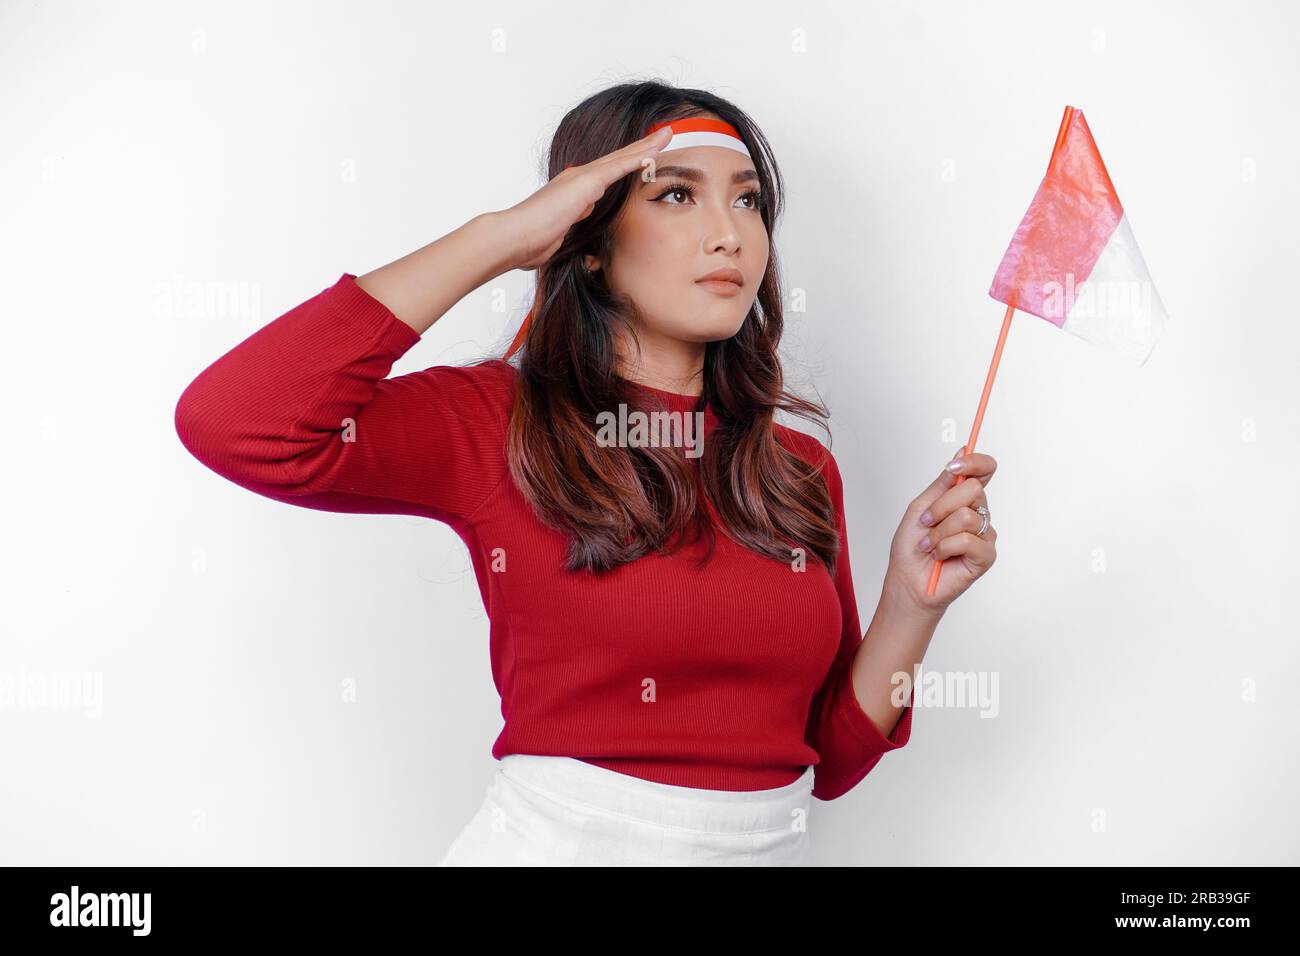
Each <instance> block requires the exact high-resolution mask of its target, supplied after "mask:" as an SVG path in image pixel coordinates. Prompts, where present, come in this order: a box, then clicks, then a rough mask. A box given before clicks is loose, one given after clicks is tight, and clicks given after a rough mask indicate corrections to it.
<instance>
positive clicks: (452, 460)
mask: <svg viewBox="0 0 1300 956" xmlns="http://www.w3.org/2000/svg"><path fill="white" fill-rule="evenodd" d="M419 340H420V335H419V333H417V332H416V331H415V330H414V329H412V328H411V327H410V326H409V325H407V324H406V323H404V322H402V321H401V320H400V319H398V318H397V316H395V315H394V314H393V313H392V312H391V311H390V310H389V309H388V308H387V307H386V306H385V305H384V304H383V303H381V302H380V301H379V300H378V299H375V298H374V297H373V296H371V295H370V294H369V293H368V292H366V291H365V290H364V289H362V288H361V287H360V286H359V285H357V284H356V276H355V275H353V274H351V273H347V272H345V273H343V275H342V276H341V277H340V278H339V279H338V281H337V282H336V283H335V284H334V285H333V286H331V287H329V288H327V289H325V290H323V291H322V292H320V293H318V294H317V295H315V296H313V297H312V298H310V299H308V300H307V301H306V302H303V303H301V304H300V305H297V306H295V307H294V308H292V309H290V310H289V311H288V312H286V313H285V314H284V315H281V316H280V317H279V318H276V319H274V320H273V321H271V322H270V323H268V324H267V325H265V326H264V327H262V328H261V329H259V330H258V331H256V332H254V333H253V334H252V335H251V336H249V337H248V338H247V339H245V340H244V341H243V342H240V343H239V344H238V345H236V346H235V347H234V348H232V349H231V350H230V351H228V352H227V353H226V354H224V355H223V356H221V357H220V358H218V359H217V360H216V361H215V362H213V363H212V364H211V365H209V366H208V367H207V368H206V369H204V370H203V371H202V372H201V373H199V375H198V377H197V378H195V379H194V381H193V382H191V383H190V385H189V386H188V387H187V388H186V389H185V391H184V392H183V393H182V394H181V396H180V399H179V401H178V402H177V405H176V412H175V427H176V432H177V435H178V436H179V438H180V440H181V443H182V444H183V445H184V446H185V448H186V449H187V450H188V451H189V452H190V453H191V454H192V455H193V456H194V457H195V458H197V459H198V460H199V461H200V462H202V463H203V464H204V465H206V466H207V467H208V468H210V469H211V470H212V471H214V472H216V473H217V474H219V475H221V476H222V477H224V478H226V479H228V480H230V481H232V482H234V483H235V484H237V485H240V486H241V487H243V488H246V489H248V490H250V491H253V492H256V493H257V494H259V495H263V496H265V497H267V498H273V499H275V500H277V501H283V502H287V503H289V504H294V505H298V506H300V507H304V508H313V509H317V510H321V511H342V512H358V513H371V514H410V515H422V516H426V517H432V518H436V519H439V520H442V521H447V522H455V521H458V520H463V519H465V518H467V517H468V516H470V515H472V513H473V512H474V511H475V510H476V509H477V507H478V506H479V505H480V504H481V503H482V502H483V501H484V500H486V499H487V497H488V496H489V495H490V494H491V492H492V491H493V490H494V489H495V487H496V485H497V484H498V482H499V481H500V480H501V479H502V478H503V477H504V475H505V473H506V468H507V466H506V458H505V449H504V436H505V428H506V422H507V421H508V416H509V406H508V403H509V395H510V386H511V377H512V376H513V374H514V370H513V368H511V367H510V366H508V365H506V364H505V363H503V362H499V361H492V362H486V363H482V364H480V365H473V366H464V367H461V366H434V367H432V368H427V369H424V370H423V371H418V372H412V373H410V374H407V375H400V376H397V377H395V378H391V379H390V378H386V377H385V376H387V375H388V373H389V372H390V371H391V370H392V366H393V363H394V362H396V361H397V359H399V358H401V356H402V355H404V354H405V353H406V352H407V351H408V350H409V349H410V348H411V347H412V346H413V345H415V343H416V342H418V341H419Z"/></svg>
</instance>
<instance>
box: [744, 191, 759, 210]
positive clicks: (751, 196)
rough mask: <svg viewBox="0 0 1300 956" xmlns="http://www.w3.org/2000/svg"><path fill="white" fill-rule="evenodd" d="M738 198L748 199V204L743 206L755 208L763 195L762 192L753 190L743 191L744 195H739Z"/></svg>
mask: <svg viewBox="0 0 1300 956" xmlns="http://www.w3.org/2000/svg"><path fill="white" fill-rule="evenodd" d="M740 198H741V199H748V200H749V201H750V204H749V205H748V206H746V207H745V208H746V209H757V208H758V204H759V202H760V201H761V200H762V198H763V196H762V193H760V192H758V191H757V190H755V191H754V192H748V193H745V195H743V196H741V197H740Z"/></svg>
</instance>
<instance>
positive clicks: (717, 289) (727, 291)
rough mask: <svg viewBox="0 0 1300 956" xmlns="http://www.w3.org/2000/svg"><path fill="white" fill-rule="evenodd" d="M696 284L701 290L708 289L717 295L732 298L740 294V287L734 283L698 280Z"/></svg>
mask: <svg viewBox="0 0 1300 956" xmlns="http://www.w3.org/2000/svg"><path fill="white" fill-rule="evenodd" d="M695 284H696V285H697V286H699V287H700V288H701V289H707V290H708V291H710V292H713V293H716V294H717V295H726V296H732V295H739V294H740V286H738V285H737V284H736V283H734V282H727V281H724V280H722V279H709V280H707V281H699V280H697V281H696V283H695Z"/></svg>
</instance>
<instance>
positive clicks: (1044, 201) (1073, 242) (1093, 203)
mask: <svg viewBox="0 0 1300 956" xmlns="http://www.w3.org/2000/svg"><path fill="white" fill-rule="evenodd" d="M989 295H991V296H992V297H993V298H994V299H997V300H998V301H999V302H1002V303H1005V304H1006V305H1010V306H1014V307H1015V308H1017V309H1019V310H1020V311H1021V312H1028V313H1030V314H1031V315H1036V316H1038V317H1039V318H1042V319H1046V320H1047V321H1049V322H1051V323H1052V324H1053V325H1055V326H1057V327H1058V328H1063V329H1065V330H1066V331H1067V332H1072V333H1073V334H1075V335H1077V336H1079V337H1080V338H1083V339H1086V340H1087V341H1089V342H1092V343H1093V344H1095V345H1099V346H1101V347H1102V348H1104V349H1106V350H1107V351H1109V352H1112V353H1115V354H1118V355H1121V356H1122V357H1124V358H1126V359H1128V360H1130V361H1132V362H1134V363H1135V364H1137V365H1142V364H1143V363H1144V362H1146V360H1147V357H1148V356H1149V355H1150V354H1151V350H1152V348H1154V347H1155V344H1156V340H1157V339H1159V337H1160V333H1161V331H1162V330H1163V328H1164V323H1165V320H1166V319H1167V318H1168V315H1167V313H1166V312H1165V308H1164V305H1163V304H1162V303H1161V301H1160V296H1159V295H1158V294H1157V293H1156V289H1155V285H1154V284H1153V283H1152V282H1151V274H1150V273H1149V272H1148V271H1147V265H1146V262H1145V261H1144V260H1143V258H1142V253H1141V251H1140V250H1139V249H1138V245H1137V240H1136V239H1134V238H1133V230H1132V228H1130V226H1129V221H1128V216H1127V215H1125V213H1124V207H1123V206H1121V205H1120V202H1119V196H1118V194H1116V192H1115V187H1114V185H1113V184H1112V183H1111V181H1110V176H1109V174H1107V172H1106V165H1105V164H1104V163H1103V162H1102V161H1101V154H1100V153H1099V152H1097V144H1096V143H1094V142H1093V139H1092V132H1091V131H1090V130H1089V129H1088V124H1087V122H1086V121H1085V120H1084V118H1083V111H1082V110H1076V109H1074V108H1073V107H1071V106H1067V107H1066V108H1065V116H1064V117H1063V118H1062V120H1061V129H1060V131H1059V132H1058V133H1057V136H1056V147H1055V149H1054V150H1053V151H1052V158H1051V160H1050V161H1049V163H1048V165H1047V174H1046V175H1045V176H1044V177H1043V181H1042V183H1040V184H1039V186H1038V192H1037V193H1035V194H1034V200H1033V202H1031V203H1030V204H1029V211H1028V212H1026V213H1025V217H1024V218H1023V219H1022V220H1020V226H1019V228H1017V229H1016V234H1015V235H1014V236H1012V238H1011V245H1009V246H1008V247H1007V251H1006V254H1005V255H1004V256H1003V257H1002V263H1001V264H1000V265H999V266H998V271H997V274H996V275H995V276H994V277H993V285H992V287H991V288H990V289H989Z"/></svg>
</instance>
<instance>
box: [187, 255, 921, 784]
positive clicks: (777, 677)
mask: <svg viewBox="0 0 1300 956" xmlns="http://www.w3.org/2000/svg"><path fill="white" fill-rule="evenodd" d="M355 280H356V277H355V276H354V275H352V274H351V273H344V274H343V275H342V276H341V277H340V278H339V279H338V281H337V282H336V283H334V285H332V286H330V287H329V288H326V289H324V290H323V291H321V292H320V293H319V294H317V295H315V296H313V297H312V298H310V299H308V300H307V301H306V302H303V303H302V304H300V305H298V306H296V307H294V308H293V309H290V310H289V311H288V312H286V313H285V314H284V315H282V316H280V317H279V318H277V319H275V320H273V321H272V322H270V323H269V324H267V325H266V326H264V327H263V328H261V329H259V330H258V331H257V332H255V333H253V334H252V335H251V336H249V337H248V338H247V339H245V340H244V341H243V342H241V343H239V344H238V345H236V346H235V347H234V348H232V349H231V350H230V351H228V352H227V353H226V354H225V355H223V356H221V357H220V358H218V359H217V360H216V361H215V362H213V363H212V364H211V365H210V366H208V367H207V368H206V369H204V370H203V371H202V372H201V373H200V374H199V375H198V377H197V378H195V379H194V381H193V382H192V383H191V384H190V385H189V386H188V387H187V388H186V389H185V391H184V393H183V394H182V395H181V396H180V400H179V402H178V403H177V406H176V416H175V423H176V430H177V434H178V435H179V436H180V440H181V442H182V443H183V444H184V446H185V447H186V448H187V449H188V450H189V451H190V453H191V454H193V455H194V457H196V458H197V459H198V460H199V461H201V462H202V463H203V464H204V465H206V466H207V467H208V468H210V469H212V470H213V471H215V472H216V473H217V474H219V475H221V476H223V477H225V478H227V479H229V480H230V481H233V482H235V483H236V484H238V485H240V486H242V487H244V488H247V489H248V490H250V491H253V492H256V493H257V494H260V495H264V496H266V497H268V498H273V499H276V500H278V501H284V502H287V503H289V504H293V505H299V506H301V507H304V508H315V509H318V510H322V511H336V512H353V513H365V514H404V515H419V516H424V517H428V518H433V519H435V520H437V521H441V522H444V523H446V524H448V525H450V526H451V527H452V528H453V529H454V530H455V531H456V533H457V534H458V535H459V536H460V537H461V539H462V540H463V541H464V543H465V546H466V547H467V548H468V549H469V555H470V558H471V560H472V562H473V567H474V573H475V575H476V577H477V580H478V586H479V590H480V592H481V594H482V597H483V606H484V608H485V610H486V611H487V614H488V617H489V620H490V622H491V623H490V638H489V654H490V658H491V665H492V676H493V680H494V682H495V684H496V687H497V690H498V691H499V692H500V694H501V715H502V717H503V718H504V721H505V725H504V727H503V728H502V730H501V733H500V735H499V736H498V737H497V739H496V742H495V743H494V745H493V747H492V754H493V756H495V757H496V758H498V759H500V758H501V757H502V756H504V755H505V754H509V753H529V754H555V755H562V756H569V757H575V758H578V759H580V760H584V761H587V762H588V763H592V764H595V765H597V766H600V767H605V768H608V769H610V770H615V771H618V772H621V773H627V774H631V775H633V776H636V777H641V778H643V779H646V780H653V781H657V782H659V783H666V784H674V785H677V786H686V787H703V788H708V789H714V790H760V789H767V788H771V787H780V786H784V785H786V784H789V783H791V782H793V781H794V780H796V779H797V778H798V777H799V776H800V774H801V773H802V772H803V770H804V768H805V767H807V766H808V765H810V764H813V765H816V770H815V783H814V787H813V796H815V797H817V798H819V799H821V800H832V799H835V798H836V797H839V796H841V795H842V794H844V793H846V792H847V791H848V790H849V789H851V788H852V787H853V786H855V785H856V784H857V783H858V781H860V780H861V779H862V778H863V777H865V776H866V775H867V773H868V772H869V771H870V770H871V769H872V768H873V767H874V766H875V765H876V764H877V763H878V762H879V761H880V758H881V757H882V756H883V755H884V754H885V753H886V752H887V751H890V750H896V749H898V748H899V747H902V746H904V745H905V744H906V743H907V741H908V738H909V736H910V733H911V721H912V706H913V704H914V703H915V696H913V697H912V700H911V702H910V703H909V704H908V706H906V707H905V708H904V709H903V711H902V713H901V716H900V717H899V719H898V723H897V725H896V726H895V727H894V728H892V729H891V731H890V733H889V735H888V736H885V735H884V734H882V732H881V730H880V729H879V728H878V727H877V726H876V724H875V723H874V722H873V721H872V720H871V719H870V718H869V717H868V716H867V715H866V713H865V712H863V710H862V708H861V706H860V705H859V704H858V700H857V697H856V696H855V694H854V691H853V684H852V680H851V679H850V664H851V662H852V659H853V655H854V652H855V651H856V650H857V648H858V645H859V644H860V643H861V641H862V629H861V627H860V626H859V622H858V610H857V603H856V601H855V599H854V594H853V580H852V575H851V571H850V566H849V551H848V539H847V536H846V533H845V532H846V526H845V520H844V507H843V502H844V489H843V485H842V483H841V479H840V474H839V469H838V467H837V465H836V463H835V459H834V457H833V456H832V455H831V454H830V452H829V450H828V449H826V448H825V446H824V445H822V443H821V442H820V441H818V440H817V439H816V438H815V437H813V436H810V435H806V434H804V433H802V432H800V431H797V430H795V429H792V428H788V427H786V426H783V425H781V424H779V423H778V424H777V425H776V433H777V437H778V440H779V441H781V442H782V444H783V445H784V446H785V447H786V448H787V449H789V450H790V451H791V452H793V453H794V454H796V455H798V456H799V457H801V458H803V459H804V460H806V461H810V462H812V461H821V462H822V465H821V473H822V475H823V477H824V478H825V480H826V482H827V485H828V488H829V490H830V494H831V497H832V500H833V501H834V505H835V512H836V516H837V524H838V528H839V533H840V535H841V542H842V545H843V546H842V549H841V551H840V553H839V555H838V558H837V564H836V572H835V575H834V577H831V576H830V575H829V574H828V573H827V571H826V569H825V567H824V566H823V565H821V564H820V563H818V562H816V561H815V560H811V559H810V560H809V561H808V562H807V566H806V570H804V571H802V572H796V571H793V570H792V567H791V565H790V564H789V563H783V562H778V561H774V560H772V559H771V558H767V557H763V556H760V555H758V554H755V553H754V552H752V551H750V550H748V549H746V548H743V547H741V546H740V545H738V544H736V543H735V542H733V541H732V540H731V539H730V538H728V537H727V536H726V535H725V534H722V533H720V532H719V533H715V534H714V542H715V552H714V554H713V557H712V559H711V560H710V561H709V563H708V564H707V565H705V567H704V568H702V569H701V568H699V567H697V562H698V560H699V558H700V556H701V550H700V549H703V548H706V547H707V543H706V542H704V541H703V539H701V540H700V541H698V542H697V543H694V544H690V543H688V544H687V545H685V546H683V547H682V548H681V550H679V551H677V552H676V553H674V554H672V555H667V556H665V555H648V556H646V557H643V558H641V559H639V560H637V561H633V562H631V563H629V564H625V565H623V566H621V567H619V568H618V569H616V570H615V571H614V572H613V573H611V574H608V575H606V576H596V575H593V574H590V573H586V572H578V573H568V572H566V571H564V569H563V565H564V558H565V554H566V540H565V538H564V536H563V535H562V534H560V533H559V532H557V531H555V530H553V529H551V528H548V527H547V526H546V525H544V524H542V523H541V522H540V521H539V520H538V519H537V517H536V516H535V515H534V513H533V512H532V510H531V508H530V507H529V506H528V504H527V503H526V502H525V500H524V498H523V496H522V495H521V493H520V492H519V490H518V488H517V486H516V485H515V483H514V481H513V479H512V478H511V476H510V473H509V470H508V468H507V463H506V443H505V439H506V428H507V423H508V419H509V414H510V402H511V389H512V387H513V384H514V379H515V376H516V374H517V373H516V371H515V369H514V368H513V367H512V366H510V365H509V364H507V363H505V362H501V361H488V362H484V363H481V364H477V365H471V366H449V365H436V366H433V367H431V368H426V369H423V370H422V371H418V372H411V373H409V374H406V375H399V376H396V377H393V378H388V377H387V376H388V373H389V372H390V371H391V370H392V366H393V363H394V362H396V361H397V359H399V358H400V357H401V356H402V355H404V354H405V353H406V352H407V351H408V350H409V349H410V348H411V347H412V346H414V345H415V343H416V342H418V341H419V339H420V335H419V334H418V333H417V332H416V331H415V330H414V329H412V328H411V327H410V326H408V325H406V324H405V323H404V322H402V321H401V320H400V319H398V318H397V317H396V316H395V315H394V314H393V313H392V312H391V311H390V310H389V309H388V308H387V307H386V306H385V305H384V304H383V303H381V302H379V301H378V300H377V299H375V298H374V297H373V296H371V295H370V294H369V293H367V292H366V291H365V290H364V289H362V288H361V287H360V286H359V285H357V284H356V281H355ZM638 388H641V389H642V390H643V391H644V392H645V393H647V394H648V395H650V396H651V397H652V398H653V397H657V398H658V399H660V400H661V401H662V402H663V403H664V404H665V405H667V406H668V407H669V408H670V409H672V410H677V411H684V412H685V411H692V410H694V408H695V404H696V402H697V397H695V396H687V395H678V394H675V393H671V392H665V391H661V390H659V389H651V388H648V387H645V386H638ZM715 424H716V418H715V416H714V414H713V409H712V408H706V409H705V435H706V440H707V434H708V432H709V431H710V430H711V429H712V427H713V426H714V425H715ZM709 512H710V515H711V517H712V520H714V521H715V522H716V521H717V520H718V519H717V517H716V513H715V512H713V511H712V508H711V507H710V508H709Z"/></svg>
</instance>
